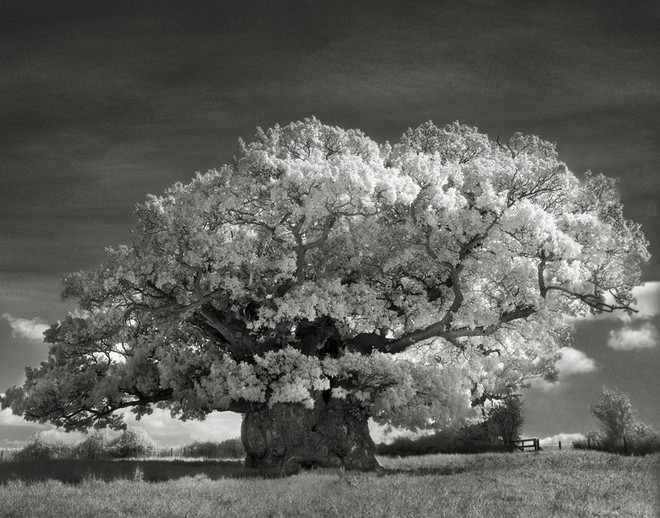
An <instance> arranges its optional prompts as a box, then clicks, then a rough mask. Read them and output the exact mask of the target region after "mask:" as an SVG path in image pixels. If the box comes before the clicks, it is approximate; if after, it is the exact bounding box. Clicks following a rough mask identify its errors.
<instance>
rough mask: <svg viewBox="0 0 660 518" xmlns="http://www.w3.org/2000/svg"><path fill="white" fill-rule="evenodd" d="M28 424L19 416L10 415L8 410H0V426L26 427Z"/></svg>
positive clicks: (10, 412)
mask: <svg viewBox="0 0 660 518" xmlns="http://www.w3.org/2000/svg"><path fill="white" fill-rule="evenodd" d="M28 425H29V423H28V422H27V421H26V420H25V419H23V418H22V417H21V416H20V415H15V414H12V411H11V410H10V409H9V408H6V409H4V410H0V426H28Z"/></svg>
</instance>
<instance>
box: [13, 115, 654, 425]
mask: <svg viewBox="0 0 660 518" xmlns="http://www.w3.org/2000/svg"><path fill="white" fill-rule="evenodd" d="M136 218H137V224H136V226H135V229H134V231H133V234H132V243H131V244H130V245H127V246H119V247H116V248H108V250H107V254H108V258H107V261H106V262H105V264H103V265H101V266H99V267H98V268H94V269H92V270H89V271H84V272H78V273H74V274H72V275H69V276H67V277H66V278H65V280H64V286H65V287H64V292H63V294H64V296H65V297H71V298H74V299H76V300H78V301H79V309H78V310H76V311H74V312H72V313H71V314H69V315H68V316H67V317H66V318H65V319H64V320H63V321H61V322H58V323H57V324H54V325H53V326H52V327H51V328H50V329H49V330H48V331H47V332H46V341H47V342H49V343H50V344H51V346H50V351H49V353H48V358H47V360H46V361H45V362H43V363H42V364H41V365H40V366H39V367H36V368H28V369H27V381H26V382H25V384H24V385H23V386H22V387H18V388H16V387H15V388H12V389H9V390H8V391H7V392H6V394H5V397H4V399H3V405H4V406H12V408H13V409H14V411H16V412H18V413H21V414H23V415H24V416H25V417H26V418H27V419H32V420H38V421H42V422H43V421H50V422H52V423H54V424H56V425H61V426H64V427H66V428H68V429H75V428H87V427H89V426H90V425H92V424H96V425H97V426H107V425H110V426H113V427H120V426H122V421H121V415H117V414H116V413H115V411H116V410H119V409H122V408H128V407H132V408H133V411H134V412H136V413H137V414H138V415H142V414H145V413H149V412H150V411H151V408H152V407H153V406H158V407H163V408H169V409H170V410H171V412H172V414H173V415H174V416H178V417H180V418H183V419H189V418H203V417H204V416H205V415H206V414H208V413H209V412H212V411H216V410H234V411H239V412H246V411H247V410H248V409H249V408H250V406H251V405H258V404H267V405H272V404H274V403H277V402H281V403H302V404H304V405H306V406H307V407H312V406H314V404H315V401H316V400H317V398H318V397H319V394H323V395H324V397H331V398H339V399H350V400H352V401H355V402H357V403H358V404H360V405H362V407H364V408H365V409H368V411H369V414H370V415H371V416H372V417H373V418H374V419H375V420H376V421H378V422H382V423H390V424H394V425H398V426H408V427H411V428H415V427H442V426H447V425H449V424H452V423H454V422H458V421H460V419H461V418H462V417H465V416H466V415H468V414H469V412H470V409H471V408H472V407H474V406H477V405H480V404H482V403H483V402H484V401H486V399H488V398H496V397H497V396H498V395H501V394H505V393H508V392H510V391H511V390H513V389H515V387H518V386H520V384H521V383H523V382H525V380H528V379H530V378H532V377H537V376H543V377H546V378H548V379H552V378H553V377H554V376H556V370H555V367H554V363H555V361H556V360H557V358H558V350H559V348H560V347H561V346H562V345H564V344H566V343H567V340H569V338H570V324H571V317H578V316H583V315H585V314H587V313H589V312H602V311H614V310H618V309H622V310H631V309H632V304H633V303H634V301H633V298H632V295H631V289H632V288H633V287H634V286H635V285H637V284H638V283H639V280H640V268H641V265H642V264H643V263H644V262H645V261H646V260H647V259H648V252H647V242H646V240H645V238H644V236H643V234H642V232H641V230H640V227H639V225H638V224H636V223H633V222H631V221H629V220H627V219H626V218H625V217H624V216H623V211H622V205H621V202H620V199H619V196H618V194H617V191H616V182H615V181H614V180H612V179H609V178H606V177H604V176H602V175H598V174H591V173H587V174H586V175H585V176H584V178H583V179H581V180H580V179H578V178H577V177H576V176H575V175H574V174H573V173H572V172H571V171H570V170H569V169H568V168H567V166H566V164H564V163H563V162H562V161H560V160H559V158H558V154H557V151H556V149H555V145H554V144H552V143H549V142H546V141H544V140H542V139H540V138H538V137H536V136H527V135H523V134H520V133H516V134H514V135H513V136H512V137H511V138H509V139H508V140H506V141H502V140H500V139H498V140H496V141H493V140H491V139H489V138H488V136H487V135H485V134H483V133H480V132H479V131H478V130H477V129H476V128H473V127H469V126H466V125H462V124H459V123H453V124H449V125H446V126H444V127H439V126H436V125H434V124H433V123H431V122H427V123H425V124H422V125H421V126H419V127H418V128H416V129H409V130H408V131H406V132H405V133H404V134H403V136H402V137H401V139H400V140H399V141H398V142H397V143H395V144H393V145H390V144H384V145H379V144H377V143H376V142H374V141H373V140H371V139H370V138H369V137H367V136H366V135H365V134H364V133H362V132H361V131H358V130H344V129H341V128H338V127H332V126H328V125H324V124H322V123H321V122H320V121H318V120H317V119H314V118H312V119H307V120H304V121H300V122H294V123H291V124H289V125H287V126H274V127H273V128H270V129H268V130H265V131H264V130H261V129H259V130H258V131H257V133H256V135H255V137H254V138H253V140H251V141H250V142H240V152H239V154H238V155H237V156H236V157H235V159H234V161H233V162H232V163H231V164H229V165H225V166H223V167H222V168H220V169H218V170H212V171H209V172H207V173H204V174H197V175H196V176H195V178H194V179H193V180H192V181H191V182H190V183H188V184H182V183H177V184H175V185H174V186H172V187H171V188H169V189H168V190H167V191H166V192H165V193H164V194H163V195H162V196H153V195H150V196H149V197H148V198H147V200H146V201H145V202H144V203H142V204H140V205H139V206H138V207H137V210H136Z"/></svg>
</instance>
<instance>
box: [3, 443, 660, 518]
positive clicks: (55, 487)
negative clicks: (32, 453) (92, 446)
mask: <svg viewBox="0 0 660 518" xmlns="http://www.w3.org/2000/svg"><path fill="white" fill-rule="evenodd" d="M380 461H381V464H382V465H383V466H384V467H385V468H386V471H385V472H382V473H379V474H360V473H347V472H344V473H342V472H334V471H316V472H307V473H302V474H300V475H296V476H292V477H288V478H276V479H272V478H271V479H267V478H259V477H257V478H244V477H242V476H241V474H242V472H241V471H240V470H237V471H234V472H231V470H230V471H227V473H226V476H225V477H222V473H221V472H222V468H221V467H218V466H221V465H219V464H216V468H217V469H216V470H215V471H214V470H207V471H204V470H203V469H201V468H202V467H203V466H204V464H199V465H198V468H199V471H198V474H196V475H194V474H193V473H194V471H190V470H191V468H192V466H193V465H191V464H188V468H186V469H187V471H178V472H177V470H176V469H175V467H174V466H175V465H172V467H171V468H170V471H169V475H168V477H161V479H162V478H170V479H169V480H166V481H162V482H149V481H148V478H150V477H151V475H150V473H151V471H150V470H151V467H152V466H156V467H157V469H156V472H158V471H160V472H161V473H162V465H158V464H152V462H151V461H146V462H144V461H143V462H141V463H134V464H125V465H123V466H126V467H128V469H132V470H133V473H132V474H131V477H130V478H123V479H121V478H120V479H116V480H110V481H108V480H103V479H102V478H101V476H100V474H93V473H90V472H88V473H87V474H86V475H85V477H84V478H83V479H82V481H80V482H78V483H75V484H71V483H63V482H61V481H57V480H45V481H33V482H26V481H24V480H20V477H19V476H18V474H17V473H16V472H14V473H13V475H12V473H11V472H10V470H11V467H10V466H9V465H10V463H2V464H0V474H1V475H2V478H1V479H0V480H3V482H2V483H0V516H1V517H3V518H10V517H11V518H23V517H25V518H27V517H30V518H35V517H57V518H60V517H64V516H66V517H69V518H76V517H99V518H100V517H103V518H106V517H128V516H130V517H133V516H134V517H146V518H151V517H154V518H168V517H184V516H185V517H218V516H226V517H231V516H237V517H288V516H292V517H306V518H307V517H335V516H339V517H342V518H351V517H365V518H367V517H378V518H380V517H397V518H403V517H443V516H447V517H449V516H451V517H459V516H460V517H464V516H468V517H480V518H487V517H497V518H499V517H513V516H518V517H525V518H527V517H543V518H546V517H552V516H566V517H586V516H599V517H609V516H621V517H655V516H660V507H659V504H658V469H659V467H658V465H659V461H660V455H659V454H656V455H648V456H646V457H622V456H618V455H613V454H607V453H602V452H594V451H575V450H564V451H560V452H542V453H539V454H534V453H526V454H521V453H516V454H480V455H429V456H424V457H409V458H402V459H390V458H381V459H380ZM158 466H161V468H158ZM70 467H71V466H69V468H70ZM15 471H16V470H15ZM177 476H179V477H181V478H175V477H177Z"/></svg>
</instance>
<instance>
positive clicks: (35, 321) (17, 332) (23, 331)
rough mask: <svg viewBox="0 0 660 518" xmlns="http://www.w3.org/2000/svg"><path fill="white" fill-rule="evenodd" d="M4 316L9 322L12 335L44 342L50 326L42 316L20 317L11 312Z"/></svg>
mask: <svg viewBox="0 0 660 518" xmlns="http://www.w3.org/2000/svg"><path fill="white" fill-rule="evenodd" d="M2 318H4V319H5V320H6V321H7V322H9V326H10V327H11V332H12V335H13V336H14V337H15V338H26V339H28V340H36V341H38V342H42V341H43V339H44V331H46V329H48V328H49V327H50V326H49V325H48V324H45V323H44V322H43V321H42V320H41V319H40V318H32V319H29V318H18V317H15V316H12V315H10V314H9V313H3V314H2Z"/></svg>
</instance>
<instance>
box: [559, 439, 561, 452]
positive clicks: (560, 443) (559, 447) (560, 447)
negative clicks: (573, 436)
mask: <svg viewBox="0 0 660 518" xmlns="http://www.w3.org/2000/svg"><path fill="white" fill-rule="evenodd" d="M559 449H560V450H561V441H559Z"/></svg>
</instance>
